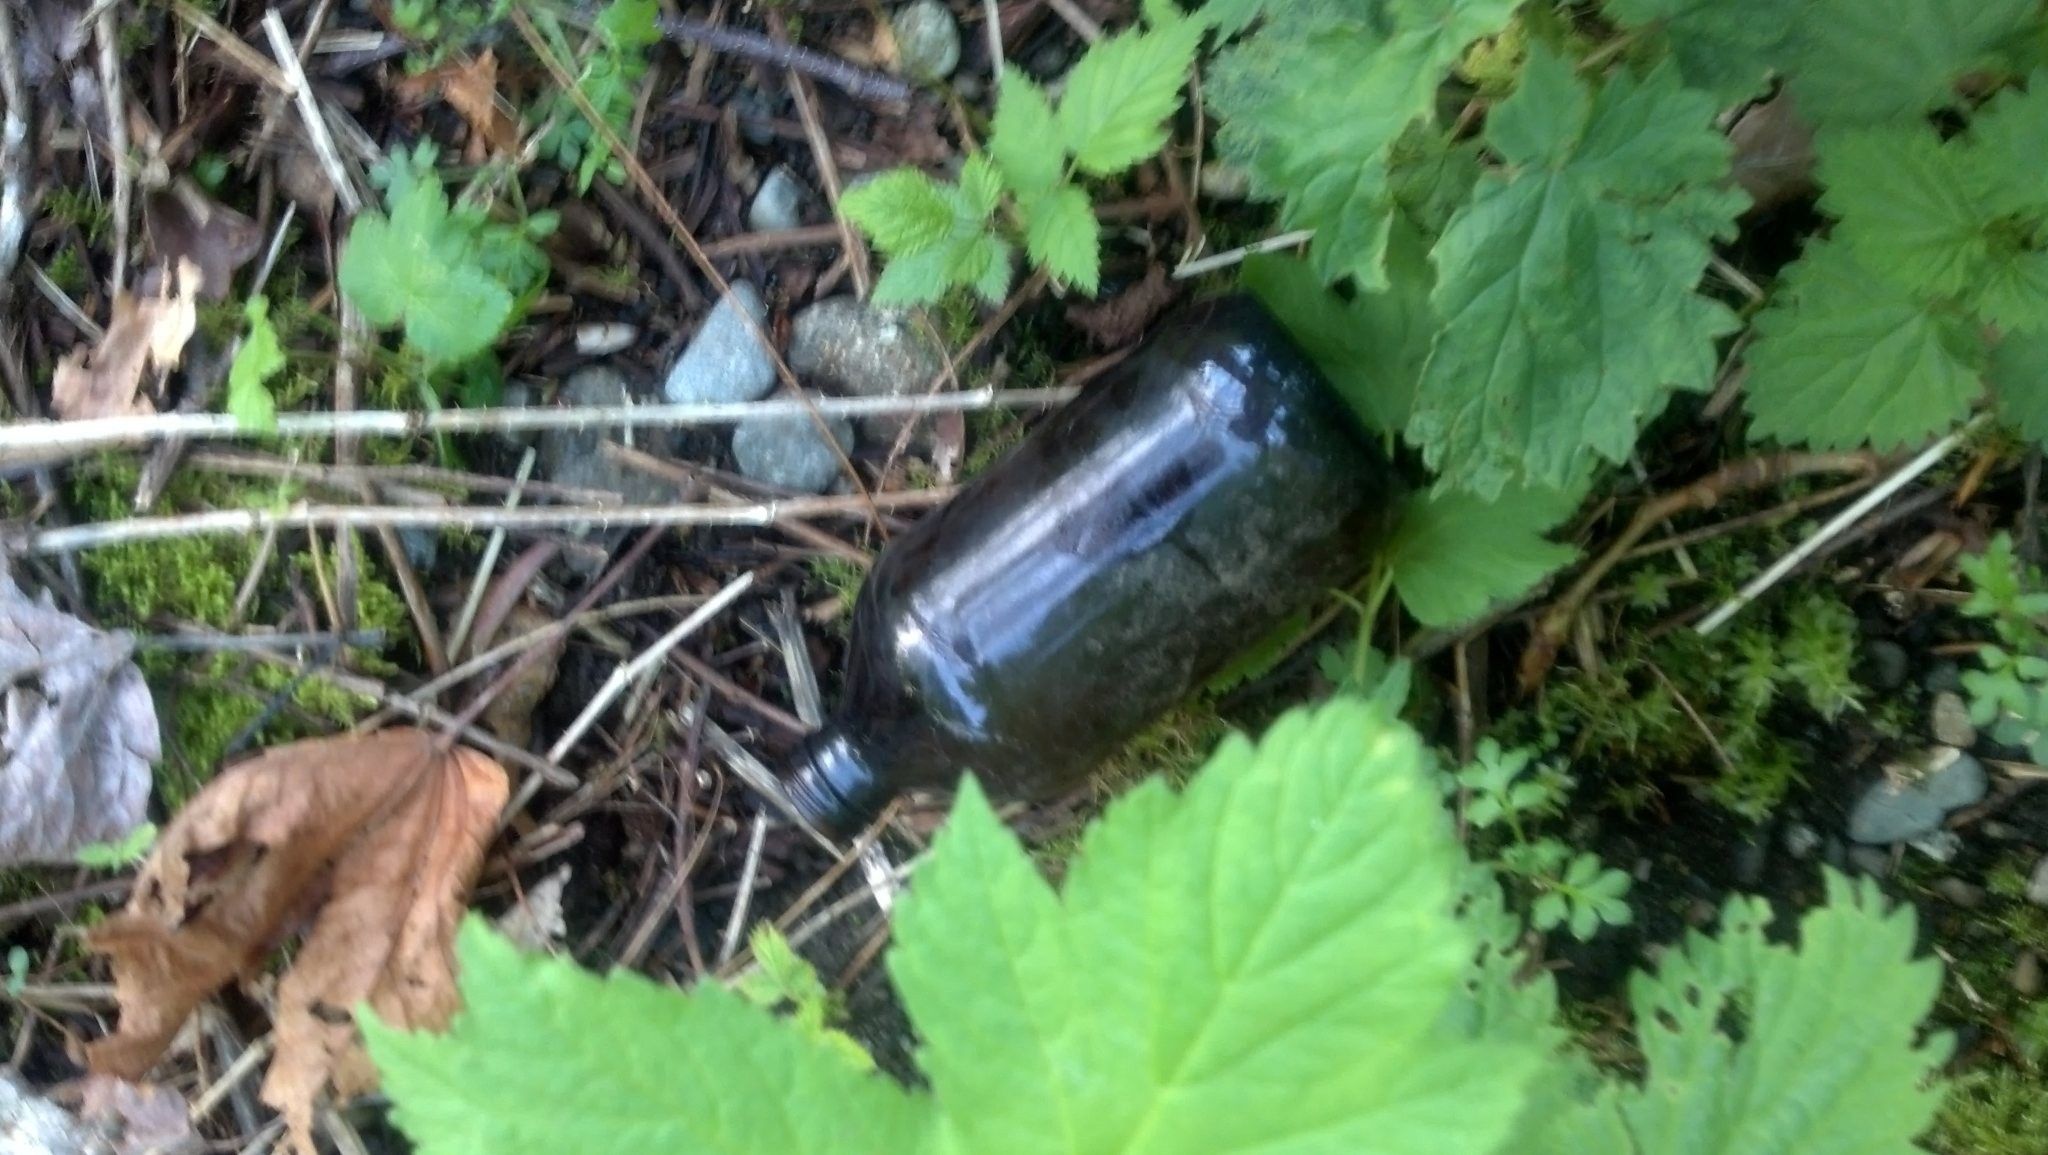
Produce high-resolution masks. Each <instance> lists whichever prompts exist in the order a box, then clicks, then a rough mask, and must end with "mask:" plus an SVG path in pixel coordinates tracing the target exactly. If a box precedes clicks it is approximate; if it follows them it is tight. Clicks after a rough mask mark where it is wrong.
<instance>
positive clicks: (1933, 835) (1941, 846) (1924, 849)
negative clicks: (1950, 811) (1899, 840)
mask: <svg viewBox="0 0 2048 1155" xmlns="http://www.w3.org/2000/svg"><path fill="white" fill-rule="evenodd" d="M1906 845H1907V846H1910V847H1912V848H1913V849H1915V850H1917V851H1919V852H1920V853H1922V854H1924V855H1926V856H1927V857H1929V858H1931V859H1933V860H1934V861H1936V862H1954V861H1955V860H1956V855H1958V854H1961V853H1962V852H1963V836H1962V835H1960V834H1957V833H1956V832H1955V831H1953V830H1930V831H1928V832H1927V833H1925V834H1923V835H1921V836H1920V837H1918V838H1915V839H1913V840H1912V841H1911V842H1908V843H1906Z"/></svg>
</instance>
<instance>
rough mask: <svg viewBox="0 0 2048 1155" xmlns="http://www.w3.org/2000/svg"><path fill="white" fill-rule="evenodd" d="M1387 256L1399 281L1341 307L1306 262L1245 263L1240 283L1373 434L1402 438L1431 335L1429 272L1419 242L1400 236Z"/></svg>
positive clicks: (1269, 259)
mask: <svg viewBox="0 0 2048 1155" xmlns="http://www.w3.org/2000/svg"><path fill="white" fill-rule="evenodd" d="M1396 236H1397V240H1396V244H1395V246H1394V250H1393V253H1392V255H1391V265H1392V267H1393V268H1394V269H1396V270H1397V271H1398V273H1399V274H1400V275H1397V276H1395V277H1394V278H1393V279H1392V281H1391V282H1390V283H1389V285H1388V287H1387V288H1386V289H1385V290H1383V291H1381V292H1377V293H1373V292H1360V293H1358V294H1356V295H1354V296H1353V297H1352V299H1351V300H1349V301H1346V300H1344V299H1343V298H1342V297H1340V296H1338V295H1337V294H1336V293H1333V292H1331V291H1330V290H1329V289H1328V288H1326V287H1324V285H1323V279H1322V278H1321V277H1320V276H1318V275H1317V274H1316V272H1315V270H1314V269H1313V268H1311V267H1310V266H1309V264H1308V263H1307V262H1306V261H1303V260H1300V259H1299V258H1295V257H1288V256H1281V255H1279V254H1270V253H1269V254H1263V255H1259V256H1254V257H1251V258H1249V259H1247V260H1246V261H1245V263H1244V270H1243V274H1242V282H1243V284H1244V287H1245V288H1246V289H1247V290H1249V291H1250V292H1251V293H1252V295H1254V296H1256V297H1257V298H1258V299H1259V300H1260V301H1261V302H1262V303H1264V304H1265V306H1266V309H1267V311H1268V312H1270V313H1272V314H1273V316H1275V317H1277V318H1278V319H1279V321H1280V323H1281V325H1282V326H1284V327H1285V328H1286V330H1287V332H1288V334H1289V335H1290V336H1292V337H1293V338H1294V339H1295V341H1296V342H1298V343H1299V344H1300V345H1301V347H1302V349H1303V351H1305V352H1306V353H1308V355H1309V358H1310V359H1311V360H1313V361H1314V362H1315V363H1316V366H1317V367H1318V368H1320V369H1321V370H1322V371H1323V375H1324V376H1325V377H1327V378H1329V380H1330V384H1331V385H1332V386H1333V387H1334V388H1335V389H1336V390H1337V392H1338V393H1339V394H1340V395H1342V396H1343V398H1344V400H1346V401H1347V402H1349V403H1350V404H1351V408H1352V409H1353V410H1354V411H1356V412H1357V413H1358V415H1359V416H1360V417H1361V418H1362V419H1363V420H1364V421H1365V423H1366V424H1367V425H1368V426H1369V427H1371V428H1372V429H1374V430H1377V431H1378V432H1380V433H1384V434H1387V435H1389V436H1397V435H1399V433H1400V431H1401V429H1402V427H1403V426H1404V425H1406V424H1407V421H1408V414H1409V411H1410V410H1412V409H1413V408H1414V406H1415V386H1416V384H1417V383H1418V382H1419V381H1420V380H1421V379H1422V364H1423V361H1424V360H1425V359H1427V358H1428V356H1429V342H1430V338H1431V337H1432V336H1434V335H1435V333H1436V319H1435V315H1434V314H1433V313H1432V312H1431V311H1430V305H1429V290H1430V284H1431V275H1432V274H1431V270H1430V267H1429V262H1428V260H1427V259H1426V257H1425V256H1424V254H1423V252H1422V242H1421V239H1420V237H1419V236H1416V235H1415V234H1414V233H1413V232H1412V231H1409V230H1405V229H1404V230H1402V231H1401V232H1400V233H1397V234H1396Z"/></svg>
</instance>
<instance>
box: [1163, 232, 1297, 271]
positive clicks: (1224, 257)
mask: <svg viewBox="0 0 2048 1155" xmlns="http://www.w3.org/2000/svg"><path fill="white" fill-rule="evenodd" d="M1315 235H1316V231H1315V230H1314V229H1296V230H1295V231H1293V232H1291V233H1281V234H1280V235H1279V236H1277V237H1267V238H1266V239H1265V240H1263V241H1254V242H1252V243H1251V244H1249V245H1240V246H1238V247H1237V248H1234V249H1230V250H1228V251H1226V252H1221V253H1217V254H1216V255H1215V256H1211V257H1203V258H1202V259H1200V260H1197V261H1189V262H1188V263H1187V264H1184V265H1182V266H1181V267H1179V268H1177V269H1175V270H1174V271H1173V279H1174V280H1176V281H1185V280H1187V279H1188V278H1189V277H1199V276H1201V275H1202V274H1203V273H1213V272H1215V271H1216V270H1218V269H1227V268H1229V267H1230V266H1232V265H1235V264H1240V263H1242V262H1243V261H1244V259H1245V258H1246V257H1250V256H1256V255H1257V254H1259V253H1273V252H1278V251H1280V250H1281V249H1291V248H1294V247H1295V246H1297V245H1305V244H1307V243H1309V241H1311V240H1313V239H1315Z"/></svg>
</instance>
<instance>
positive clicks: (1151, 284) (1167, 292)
mask: <svg viewBox="0 0 2048 1155" xmlns="http://www.w3.org/2000/svg"><path fill="white" fill-rule="evenodd" d="M1179 295H1180V286H1178V285H1176V284H1174V282H1173V280H1172V278H1170V277H1168V276H1167V275H1166V267H1165V266H1164V265H1153V266H1152V267H1151V268H1150V269H1147V270H1146V271H1145V278H1144V279H1143V280H1141V281H1138V282H1136V283H1134V284H1132V285H1131V286H1130V287H1129V288H1127V289H1125V290H1124V291H1123V292H1121V293H1118V294H1117V295H1116V296H1114V297H1111V298H1110V299H1109V300H1107V301H1090V302H1087V303H1086V304H1077V305H1069V306H1067V320H1068V321H1070V322H1072V323H1073V325H1074V327H1075V328H1077V329H1079V330H1081V331H1082V332H1083V333H1086V334H1088V340H1089V341H1091V342H1093V343H1094V344H1095V345H1096V346H1097V347H1098V348H1102V349H1120V348H1122V347H1124V346H1125V345H1128V344H1130V343H1131V342H1133V341H1136V340H1137V339H1138V338H1139V337H1142V336H1144V335H1145V330H1146V329H1147V328H1149V327H1150V326H1151V324H1152V322H1153V321H1155V320H1157V319H1158V318H1159V314H1160V313H1162V312H1164V311H1165V310H1166V307H1167V306H1168V305H1170V304H1172V303H1173V299H1174V298H1175V297H1177V296H1179Z"/></svg>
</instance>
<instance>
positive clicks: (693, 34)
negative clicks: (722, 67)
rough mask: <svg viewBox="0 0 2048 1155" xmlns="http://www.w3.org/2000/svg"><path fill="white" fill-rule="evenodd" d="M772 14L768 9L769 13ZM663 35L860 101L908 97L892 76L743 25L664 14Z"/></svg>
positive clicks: (660, 23) (905, 87) (660, 25)
mask: <svg viewBox="0 0 2048 1155" xmlns="http://www.w3.org/2000/svg"><path fill="white" fill-rule="evenodd" d="M774 14H775V13H774V11H773V10H772V9H771V10H770V11H769V15H770V16H773V15H774ZM655 27H657V28H659V29H661V33H662V35H664V36H666V37H668V38H669V39H671V40H677V41H684V42H690V43H696V44H702V45H704V46H705V47H706V48H709V49H711V50H712V51H714V52H730V53H732V54H733V55H735V56H744V57H746V58H748V59H750V60H758V61H761V62H762V63H764V64H772V65H775V66H777V67H779V68H785V69H787V70H789V71H790V72H791V73H792V74H797V73H801V74H802V75H805V76H811V77H816V78H817V79H819V80H821V81H824V82H825V83H826V84H829V85H831V86H833V87H834V88H837V89H840V90H842V91H844V92H845V93H847V94H848V95H849V96H853V97H855V98H857V99H861V100H879V101H883V102H886V103H902V102H903V101H906V100H909V99H910V85H908V84H906V83H904V82H903V81H901V80H898V79H896V78H895V77H893V76H884V75H882V74H881V73H879V72H869V71H867V70H866V69H863V68H858V67H855V66H854V65H852V64H849V63H847V62H846V61H844V60H841V59H839V58H838V57H836V56H826V55H825V54H824V53H821V52H813V51H811V50H810V49H808V48H804V47H801V46H799V45H795V44H790V43H788V42H787V41H786V40H773V39H770V38H768V37H765V36H762V35H760V34H758V33H754V32H748V31H746V30H745V29H742V28H730V27H727V26H725V25H722V24H709V23H706V22H705V21H702V20H691V19H689V18H688V17H682V16H664V17H662V18H661V19H659V20H658V21H656V22H655Z"/></svg>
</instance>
